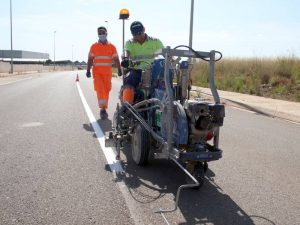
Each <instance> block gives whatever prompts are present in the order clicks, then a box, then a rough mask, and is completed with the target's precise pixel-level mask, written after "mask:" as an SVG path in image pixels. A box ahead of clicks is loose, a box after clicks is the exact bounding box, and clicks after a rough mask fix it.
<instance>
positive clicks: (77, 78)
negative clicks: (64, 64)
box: [76, 74, 79, 82]
mask: <svg viewBox="0 0 300 225" xmlns="http://www.w3.org/2000/svg"><path fill="white" fill-rule="evenodd" d="M78 81H79V77H78V74H77V77H76V82H78Z"/></svg>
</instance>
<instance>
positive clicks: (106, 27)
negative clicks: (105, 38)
mask: <svg viewBox="0 0 300 225" xmlns="http://www.w3.org/2000/svg"><path fill="white" fill-rule="evenodd" d="M104 22H105V23H106V30H108V21H107V20H105V21H104Z"/></svg>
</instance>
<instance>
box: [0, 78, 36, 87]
mask: <svg viewBox="0 0 300 225" xmlns="http://www.w3.org/2000/svg"><path fill="white" fill-rule="evenodd" d="M31 78H32V77H26V78H24V79H20V80H14V81H11V82H7V83H3V84H0V86H1V85H7V84H12V83H16V82H19V81H22V80H28V79H31Z"/></svg>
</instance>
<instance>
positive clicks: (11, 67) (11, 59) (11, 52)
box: [10, 0, 14, 73]
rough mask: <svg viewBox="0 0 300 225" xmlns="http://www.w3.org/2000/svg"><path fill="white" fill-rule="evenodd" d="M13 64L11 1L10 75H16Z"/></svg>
mask: <svg viewBox="0 0 300 225" xmlns="http://www.w3.org/2000/svg"><path fill="white" fill-rule="evenodd" d="M13 64H14V63H13V36H12V3H11V0H10V73H14V66H13Z"/></svg>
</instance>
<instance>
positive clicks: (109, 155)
mask: <svg viewBox="0 0 300 225" xmlns="http://www.w3.org/2000/svg"><path fill="white" fill-rule="evenodd" d="M76 85H77V89H78V92H79V95H80V98H81V101H82V104H83V106H84V109H85V111H86V114H87V116H88V118H89V120H90V123H91V124H92V126H93V129H94V132H95V134H96V136H97V139H98V141H99V144H100V147H101V149H102V151H103V153H104V155H105V158H106V161H107V163H108V165H109V167H110V169H111V171H112V172H114V173H122V172H124V170H123V168H122V165H121V163H120V161H118V160H116V154H115V153H114V151H113V149H112V148H110V147H109V148H108V147H105V136H104V133H103V131H102V130H101V127H100V126H99V124H98V123H97V120H96V119H95V116H94V114H93V113H92V110H91V108H90V107H89V105H88V103H87V101H86V99H85V97H84V95H83V93H82V90H81V88H80V85H79V83H78V82H76Z"/></svg>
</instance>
